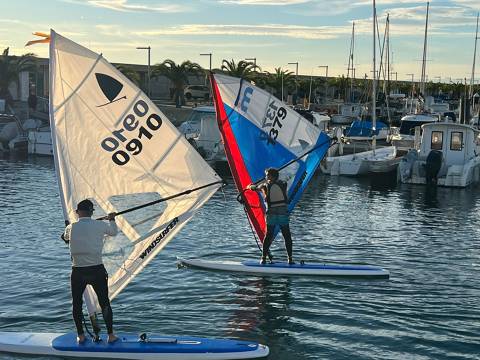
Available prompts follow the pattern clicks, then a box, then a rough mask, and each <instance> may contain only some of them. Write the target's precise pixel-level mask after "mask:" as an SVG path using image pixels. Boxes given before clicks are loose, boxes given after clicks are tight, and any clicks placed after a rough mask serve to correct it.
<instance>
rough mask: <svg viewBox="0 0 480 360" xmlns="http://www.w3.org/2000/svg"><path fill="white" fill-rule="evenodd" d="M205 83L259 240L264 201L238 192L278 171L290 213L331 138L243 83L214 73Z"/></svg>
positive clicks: (275, 99) (280, 104) (248, 213)
mask: <svg viewBox="0 0 480 360" xmlns="http://www.w3.org/2000/svg"><path fill="white" fill-rule="evenodd" d="M210 81H211V85H212V91H213V95H214V100H215V108H216V113H217V122H218V126H219V129H220V133H221V135H222V140H223V143H224V147H225V153H226V156H227V159H228V163H229V165H230V170H231V172H232V175H233V178H234V181H235V185H236V186H237V189H238V191H239V192H240V193H241V194H242V196H243V200H244V203H245V208H246V211H247V215H248V218H249V220H250V222H251V224H252V225H253V227H254V229H255V231H256V233H257V235H258V237H259V238H260V240H261V241H263V238H264V236H265V231H266V224H265V204H264V201H263V198H262V196H261V195H260V194H259V193H257V192H255V191H250V190H247V191H243V190H244V189H245V188H246V187H247V185H248V184H251V183H255V182H257V181H260V180H262V179H263V178H264V176H265V169H267V168H269V167H274V168H277V169H280V178H281V179H282V180H284V181H286V182H287V195H288V200H289V203H288V211H289V212H291V211H292V210H293V208H294V207H295V205H296V203H297V202H298V200H299V199H300V197H301V195H302V193H303V192H304V190H305V188H306V186H307V184H308V182H309V181H310V179H311V178H312V176H313V174H314V173H315V170H316V169H317V167H318V166H319V164H320V161H321V160H322V159H323V157H324V156H325V153H326V152H327V150H328V148H329V146H330V138H329V137H328V135H327V134H325V133H324V132H322V131H320V129H319V128H317V127H316V126H314V125H313V124H312V123H310V122H309V121H308V120H306V119H305V118H303V117H302V116H301V115H300V114H298V113H297V112H296V111H294V110H292V109H290V108H289V107H288V106H286V105H285V104H284V103H283V102H281V101H280V100H279V99H277V98H275V97H274V96H273V95H271V94H270V93H268V92H266V91H265V90H262V89H260V88H258V87H256V86H254V85H252V84H251V83H249V82H248V81H244V80H242V79H238V78H233V77H230V76H226V75H219V74H211V75H210ZM299 157H300V159H298V158H299ZM296 159H298V160H296ZM287 164H288V165H287ZM285 165H287V166H285Z"/></svg>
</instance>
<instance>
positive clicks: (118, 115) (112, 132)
mask: <svg viewBox="0 0 480 360" xmlns="http://www.w3.org/2000/svg"><path fill="white" fill-rule="evenodd" d="M50 124H51V131H52V139H53V147H54V156H55V164H56V169H57V176H58V182H59V186H60V195H61V199H62V205H63V209H64V213H65V219H66V220H69V221H70V222H72V221H75V220H76V214H75V211H74V210H75V208H76V204H77V203H78V202H79V201H81V200H83V199H86V198H88V199H91V200H92V201H93V202H94V203H95V210H96V212H95V215H94V216H95V217H97V216H102V215H104V214H106V213H109V212H113V211H115V212H119V211H122V210H125V209H128V208H130V207H133V206H138V205H141V204H144V203H147V202H150V201H154V200H157V199H162V198H166V197H168V196H172V195H175V194H178V193H181V192H183V191H186V190H189V189H193V188H197V187H201V186H204V185H208V184H213V185H211V186H206V187H205V188H203V189H201V190H198V191H193V192H191V193H189V194H187V195H184V196H180V197H176V198H173V199H171V200H167V201H165V202H162V203H159V204H157V205H154V206H150V207H146V208H143V209H141V210H137V211H133V212H130V213H128V214H124V215H122V216H118V217H117V224H118V226H119V229H120V230H121V232H120V233H119V235H117V236H115V237H113V238H108V239H107V240H106V241H105V249H104V264H105V267H106V268H107V271H108V272H109V275H110V277H109V292H110V297H111V298H114V297H115V296H116V295H118V293H119V292H120V291H121V290H122V289H123V288H124V287H125V286H126V285H127V284H128V283H129V282H130V281H131V280H132V279H133V278H134V277H135V275H136V274H137V273H138V272H139V271H141V270H142V269H143V268H144V267H145V265H147V264H148V262H150V261H151V260H152V259H153V257H154V256H155V255H156V254H158V253H159V252H160V250H161V249H162V248H163V247H164V246H165V245H166V244H167V243H168V242H169V241H170V240H171V239H172V238H173V236H174V235H175V234H176V233H177V232H178V231H179V230H180V229H181V228H182V227H183V226H184V225H185V223H186V222H187V221H188V220H189V219H190V218H191V217H192V215H193V213H194V212H195V211H196V210H197V209H199V208H200V207H201V206H202V204H204V203H205V202H206V201H207V200H208V199H209V198H210V197H211V196H212V195H213V194H214V193H215V191H216V190H217V189H218V188H219V186H220V182H221V179H220V177H219V176H218V175H217V174H216V173H215V172H214V171H213V170H212V169H211V168H210V166H209V165H208V164H207V163H206V162H205V161H204V160H203V159H202V158H201V156H200V155H199V154H198V153H197V152H196V151H195V149H194V148H193V147H192V146H190V144H189V143H188V141H186V139H185V138H184V137H183V136H182V135H181V134H180V133H179V132H178V131H177V129H176V128H175V127H174V126H173V125H172V124H171V123H170V121H169V120H168V119H167V117H166V116H165V115H164V114H163V113H162V112H161V111H160V110H159V109H158V108H157V107H156V106H155V104H154V103H153V102H152V101H150V99H148V98H147V96H146V95H145V94H144V93H143V92H142V91H140V90H139V89H138V88H137V87H136V86H135V85H134V84H133V83H132V82H131V81H129V80H128V79H127V78H126V77H125V76H124V75H123V74H121V73H120V71H118V70H117V69H116V68H115V67H114V66H112V65H111V64H109V63H108V62H107V61H106V60H105V59H104V58H103V57H102V56H101V55H99V54H96V53H94V52H92V51H90V50H88V49H86V48H84V47H82V46H80V45H78V44H76V43H74V42H73V41H70V40H68V39H66V38H64V37H62V36H60V35H59V34H56V33H55V32H54V31H53V30H52V31H51V42H50ZM86 299H87V305H90V306H89V312H91V310H92V305H93V304H95V303H96V301H95V300H96V298H95V296H94V294H93V291H92V290H91V289H89V290H88V294H87V295H86Z"/></svg>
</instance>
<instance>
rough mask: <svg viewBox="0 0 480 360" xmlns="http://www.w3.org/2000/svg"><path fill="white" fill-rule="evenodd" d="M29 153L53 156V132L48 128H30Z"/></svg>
mask: <svg viewBox="0 0 480 360" xmlns="http://www.w3.org/2000/svg"><path fill="white" fill-rule="evenodd" d="M28 153H29V154H32V155H44V156H53V145H52V133H51V132H50V128H48V130H42V131H40V130H30V131H29V132H28Z"/></svg>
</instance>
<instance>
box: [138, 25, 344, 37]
mask: <svg viewBox="0 0 480 360" xmlns="http://www.w3.org/2000/svg"><path fill="white" fill-rule="evenodd" d="M349 31H350V30H349V28H347V27H342V26H299V25H283V24H265V25H250V24H248V25H245V24H237V25H230V24H229V25H204V24H190V25H180V26H175V27H170V28H162V29H153V30H143V31H142V30H140V31H134V32H133V34H135V35H138V36H142V37H156V36H159V35H190V36H191V35H197V36H199V35H233V36H239V35H240V36H261V37H272V36H276V37H288V38H296V39H333V38H335V37H337V36H339V35H343V34H347V33H349Z"/></svg>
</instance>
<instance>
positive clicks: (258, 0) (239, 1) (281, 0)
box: [219, 0, 311, 6]
mask: <svg viewBox="0 0 480 360" xmlns="http://www.w3.org/2000/svg"><path fill="white" fill-rule="evenodd" d="M310 1H311V0H219V2H220V3H223V4H233V5H261V6H288V5H297V4H304V3H308V2H310Z"/></svg>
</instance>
